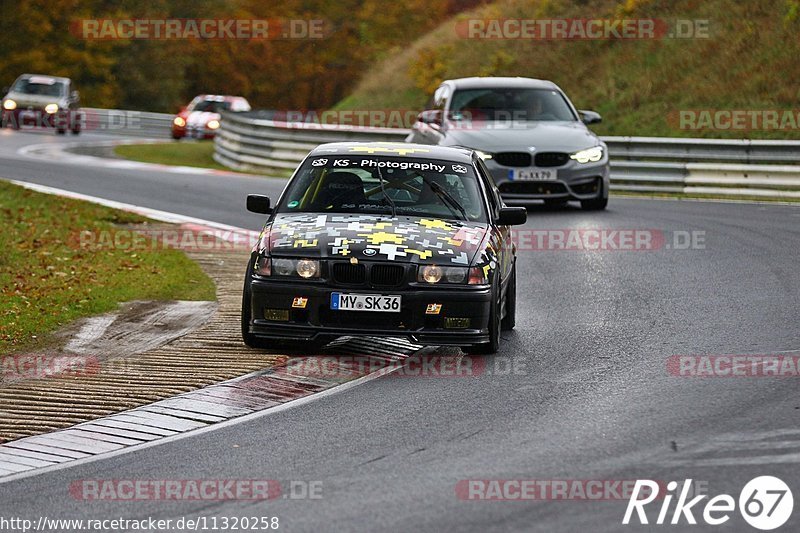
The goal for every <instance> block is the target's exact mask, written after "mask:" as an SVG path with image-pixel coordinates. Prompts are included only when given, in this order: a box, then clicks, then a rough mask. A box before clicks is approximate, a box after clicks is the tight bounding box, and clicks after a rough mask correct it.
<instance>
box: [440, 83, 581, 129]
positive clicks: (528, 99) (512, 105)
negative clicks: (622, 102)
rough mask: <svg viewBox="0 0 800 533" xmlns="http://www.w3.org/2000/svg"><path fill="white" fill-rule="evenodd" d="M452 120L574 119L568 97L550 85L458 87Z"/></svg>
mask: <svg viewBox="0 0 800 533" xmlns="http://www.w3.org/2000/svg"><path fill="white" fill-rule="evenodd" d="M450 117H451V118H453V119H454V120H462V119H465V120H490V121H498V120H515V121H576V120H578V117H577V116H575V114H574V113H573V112H572V109H571V108H570V106H569V104H567V100H566V99H565V98H564V96H563V95H562V94H561V93H560V92H559V91H554V90H552V89H502V88H497V87H492V88H486V89H461V90H457V91H456V92H455V93H453V98H452V101H451V103H450Z"/></svg>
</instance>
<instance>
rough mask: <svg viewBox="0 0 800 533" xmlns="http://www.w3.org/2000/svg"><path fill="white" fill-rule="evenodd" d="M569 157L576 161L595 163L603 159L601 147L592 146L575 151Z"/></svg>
mask: <svg viewBox="0 0 800 533" xmlns="http://www.w3.org/2000/svg"><path fill="white" fill-rule="evenodd" d="M569 157H570V158H571V159H574V160H575V161H577V162H578V163H597V162H598V161H600V160H601V159H603V147H602V146H594V147H592V148H587V149H586V150H581V151H580V152H575V153H574V154H572V155H570V156H569Z"/></svg>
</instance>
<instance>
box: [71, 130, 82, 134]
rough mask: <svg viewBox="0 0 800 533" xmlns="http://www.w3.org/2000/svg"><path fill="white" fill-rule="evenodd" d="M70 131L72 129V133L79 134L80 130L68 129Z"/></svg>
mask: <svg viewBox="0 0 800 533" xmlns="http://www.w3.org/2000/svg"><path fill="white" fill-rule="evenodd" d="M70 131H72V134H73V135H80V133H81V130H70Z"/></svg>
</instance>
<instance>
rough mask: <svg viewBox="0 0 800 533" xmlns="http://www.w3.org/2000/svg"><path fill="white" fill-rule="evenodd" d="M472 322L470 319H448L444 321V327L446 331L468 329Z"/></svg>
mask: <svg viewBox="0 0 800 533" xmlns="http://www.w3.org/2000/svg"><path fill="white" fill-rule="evenodd" d="M470 321H471V319H469V318H453V317H447V318H445V319H444V327H445V328H446V329H466V328H468V327H469V324H470Z"/></svg>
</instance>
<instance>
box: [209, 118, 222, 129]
mask: <svg viewBox="0 0 800 533" xmlns="http://www.w3.org/2000/svg"><path fill="white" fill-rule="evenodd" d="M217 128H219V120H209V121H208V129H210V130H215V129H217Z"/></svg>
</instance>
